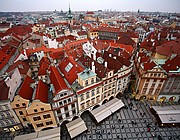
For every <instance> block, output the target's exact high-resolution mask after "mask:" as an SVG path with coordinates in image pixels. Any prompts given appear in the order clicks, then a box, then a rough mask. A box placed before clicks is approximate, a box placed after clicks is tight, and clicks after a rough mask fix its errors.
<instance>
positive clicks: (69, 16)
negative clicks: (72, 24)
mask: <svg viewBox="0 0 180 140" xmlns="http://www.w3.org/2000/svg"><path fill="white" fill-rule="evenodd" d="M68 18H69V19H72V13H71V8H70V4H69V11H68Z"/></svg>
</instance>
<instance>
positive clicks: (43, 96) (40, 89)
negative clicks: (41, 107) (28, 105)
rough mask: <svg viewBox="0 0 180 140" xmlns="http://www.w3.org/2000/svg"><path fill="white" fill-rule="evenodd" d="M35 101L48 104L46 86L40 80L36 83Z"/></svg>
mask: <svg viewBox="0 0 180 140" xmlns="http://www.w3.org/2000/svg"><path fill="white" fill-rule="evenodd" d="M35 100H40V101H41V102H43V103H48V86H47V85H46V84H45V83H44V82H43V81H41V80H40V81H39V82H38V86H37V88H36V96H35Z"/></svg>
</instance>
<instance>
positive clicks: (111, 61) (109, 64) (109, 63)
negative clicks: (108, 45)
mask: <svg viewBox="0 0 180 140" xmlns="http://www.w3.org/2000/svg"><path fill="white" fill-rule="evenodd" d="M109 54H111V53H109V52H107V51H105V52H104V54H103V58H104V63H105V62H107V67H108V69H111V70H114V72H115V73H116V72H117V71H118V70H120V68H121V67H122V66H123V65H122V63H120V62H119V61H118V60H117V59H113V58H112V57H110V56H109ZM111 55H112V54H111ZM112 64H113V65H112Z"/></svg>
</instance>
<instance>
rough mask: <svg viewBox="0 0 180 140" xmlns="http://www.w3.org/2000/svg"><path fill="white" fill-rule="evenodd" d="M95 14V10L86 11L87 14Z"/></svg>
mask: <svg viewBox="0 0 180 140" xmlns="http://www.w3.org/2000/svg"><path fill="white" fill-rule="evenodd" d="M93 14H94V12H92V11H87V12H86V15H93Z"/></svg>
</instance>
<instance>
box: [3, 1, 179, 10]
mask: <svg viewBox="0 0 180 140" xmlns="http://www.w3.org/2000/svg"><path fill="white" fill-rule="evenodd" d="M69 4H70V6H71V10H72V11H95V10H105V9H106V10H107V9H109V10H112V11H114V10H118V11H137V10H138V9H140V11H150V12H176V13H180V0H0V12H6V11H11V12H24V11H54V10H57V11H60V10H61V9H62V10H63V11H67V10H68V7H69Z"/></svg>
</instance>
